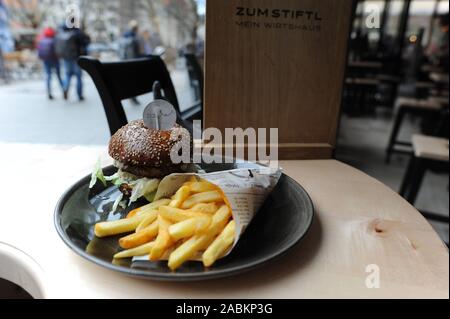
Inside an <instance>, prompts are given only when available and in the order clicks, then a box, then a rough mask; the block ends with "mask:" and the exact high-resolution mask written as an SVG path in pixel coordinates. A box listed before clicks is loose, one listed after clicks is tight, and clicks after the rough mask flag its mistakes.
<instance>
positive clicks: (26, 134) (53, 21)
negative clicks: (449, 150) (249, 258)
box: [0, 0, 449, 243]
mask: <svg viewBox="0 0 450 319" xmlns="http://www.w3.org/2000/svg"><path fill="white" fill-rule="evenodd" d="M205 1H206V0H197V1H195V0H176V1H175V0H135V1H124V0H108V1H105V0H103V1H102V0H91V1H87V0H79V1H69V0H39V1H37V0H36V1H33V0H0V40H1V42H0V127H1V129H0V143H24V144H64V145H65V144H68V145H73V144H77V145H78V144H81V145H106V144H107V143H108V140H109V137H110V135H109V130H108V123H107V121H106V119H105V115H104V111H103V108H102V104H101V100H100V97H99V95H98V93H97V90H96V88H95V86H94V84H93V82H92V81H91V79H90V77H89V76H87V74H85V75H84V78H83V79H84V100H83V101H79V100H78V99H76V95H75V88H73V90H74V91H73V92H71V93H70V94H69V99H68V100H65V99H63V93H62V92H61V90H58V89H59V88H58V83H57V81H56V79H55V78H54V79H53V83H52V85H53V92H54V94H53V95H54V98H53V100H51V101H50V100H49V99H48V96H47V93H46V88H45V74H44V70H43V66H42V63H41V61H40V60H39V58H38V56H37V52H36V38H37V37H38V36H39V35H40V34H41V32H42V30H43V29H44V28H47V27H54V28H57V27H58V26H59V25H60V24H61V22H62V21H64V17H65V14H66V8H67V5H69V4H71V3H76V4H79V8H80V10H81V12H80V14H81V17H82V28H83V29H84V31H85V32H86V34H88V35H89V37H90V39H91V44H90V45H89V47H88V53H89V55H92V56H94V57H97V58H99V59H100V60H102V61H112V60H117V59H119V53H118V51H119V42H120V39H121V37H122V34H123V32H125V31H127V28H128V25H129V23H130V21H131V20H136V22H137V25H138V26H139V32H141V33H142V36H143V38H144V40H145V41H146V44H147V46H148V48H147V53H151V54H155V55H160V56H162V57H163V59H164V61H165V63H166V65H167V66H168V68H169V70H170V73H171V77H172V81H173V83H174V85H175V89H176V93H177V95H178V99H179V101H180V109H181V111H182V112H183V114H189V112H191V111H192V110H196V109H198V108H199V107H201V106H202V93H201V92H202V88H201V87H200V86H201V83H202V82H203V79H202V75H201V74H198V69H196V68H195V67H193V64H195V63H199V64H200V65H202V64H203V60H204V48H205V41H204V38H205ZM448 12H449V2H448V1H444V0H412V1H411V0H391V1H389V0H380V1H359V2H358V5H357V7H356V12H355V14H354V17H353V19H354V21H353V29H352V31H351V35H350V40H349V54H348V66H347V72H346V79H345V87H344V92H343V101H342V115H341V120H340V128H339V137H338V145H337V148H336V151H335V158H336V159H338V160H340V161H343V162H345V163H347V164H350V165H351V166H354V167H356V168H358V169H361V170H362V171H364V172H366V173H367V174H369V175H371V176H373V177H375V178H376V179H378V180H380V181H382V182H383V183H384V184H386V185H388V186H390V187H391V188H392V189H393V190H394V191H396V192H397V191H399V190H400V186H401V183H402V180H403V178H404V176H405V173H406V169H407V166H408V162H409V159H410V156H411V154H412V152H413V149H412V147H411V144H410V143H411V140H412V137H413V135H414V134H417V133H419V134H425V135H432V136H440V137H444V138H447V139H448V93H449V89H448V44H449V38H448ZM374 14H375V15H376V16H375V18H373V15H374ZM373 19H375V20H373ZM374 23H375V25H374ZM187 57H195V61H194V62H192V61H190V60H189V59H187ZM151 99H152V97H151V96H150V95H145V96H141V97H138V99H137V100H130V101H127V102H126V103H125V111H126V114H127V117H128V119H129V120H132V119H136V118H139V117H140V116H142V110H143V108H144V107H145V105H146V104H147V103H148V102H149V101H151ZM299 129H301V128H299ZM398 141H400V142H398ZM447 165H448V164H446V165H445V166H446V167H447V169H441V168H440V167H439V168H434V167H433V168H432V169H431V170H429V171H427V173H426V175H425V178H424V181H423V184H422V187H421V188H420V191H419V194H418V197H417V200H416V201H415V206H416V207H417V208H418V209H419V210H420V211H423V212H424V213H425V212H433V213H434V214H437V215H438V216H441V217H442V219H441V220H440V218H439V217H438V218H437V219H436V216H431V217H434V218H431V219H430V222H431V223H432V224H433V226H434V227H435V229H436V230H437V231H438V233H439V234H440V236H441V237H442V239H443V240H444V241H446V242H447V243H448V240H449V226H448V219H447V220H445V218H444V217H446V216H447V217H448V213H449V193H448V191H449V190H448V186H449V179H448V166H447ZM426 216H427V215H426ZM443 221H444V222H443Z"/></svg>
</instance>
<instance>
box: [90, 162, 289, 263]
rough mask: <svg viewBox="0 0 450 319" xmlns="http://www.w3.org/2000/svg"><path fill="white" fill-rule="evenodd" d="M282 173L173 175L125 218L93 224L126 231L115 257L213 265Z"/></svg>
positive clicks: (98, 229)
mask: <svg viewBox="0 0 450 319" xmlns="http://www.w3.org/2000/svg"><path fill="white" fill-rule="evenodd" d="M280 176H281V172H280V171H277V172H275V173H273V174H263V173H261V172H260V170H259V169H236V170H231V171H223V172H216V173H209V174H172V175H169V176H167V177H165V178H164V179H162V180H161V182H160V183H159V186H158V190H157V192H156V195H155V198H154V202H153V203H151V204H148V205H146V206H143V207H140V208H138V209H136V210H134V211H132V213H130V214H129V216H127V218H125V219H122V220H119V221H114V222H103V223H99V224H97V225H96V226H95V233H96V235H97V236H98V237H104V236H111V235H117V234H122V233H123V234H126V233H130V232H134V233H131V234H128V235H126V236H124V237H123V238H121V239H120V246H121V247H122V248H124V250H123V251H121V252H119V253H117V254H116V255H115V256H114V258H117V259H120V258H133V261H148V262H152V261H161V260H167V262H168V266H169V268H170V269H172V270H176V269H177V268H179V267H180V266H181V265H183V263H185V262H186V261H201V262H203V264H204V265H205V267H211V266H212V265H213V264H214V263H215V262H216V261H217V260H218V259H220V258H222V257H224V256H226V255H227V254H229V253H230V252H231V250H232V249H233V248H234V247H235V245H236V244H237V242H238V241H239V238H241V236H242V234H243V233H244V231H245V229H246V228H247V226H248V225H249V224H250V222H251V221H252V219H253V217H254V216H255V214H256V213H257V211H258V210H259V209H260V208H261V206H262V205H263V203H264V201H265V200H266V198H267V196H268V195H269V194H270V192H271V191H272V189H273V188H274V187H275V186H276V184H277V183H278V180H279V178H280Z"/></svg>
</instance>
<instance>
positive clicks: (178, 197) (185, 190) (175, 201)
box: [169, 186, 190, 208]
mask: <svg viewBox="0 0 450 319" xmlns="http://www.w3.org/2000/svg"><path fill="white" fill-rule="evenodd" d="M189 194H190V191H189V187H188V186H182V187H180V189H178V190H177V192H176V193H175V195H173V197H172V201H171V202H170V204H169V206H170V207H176V208H179V207H180V206H181V204H183V202H184V201H185V200H186V198H188V197H189Z"/></svg>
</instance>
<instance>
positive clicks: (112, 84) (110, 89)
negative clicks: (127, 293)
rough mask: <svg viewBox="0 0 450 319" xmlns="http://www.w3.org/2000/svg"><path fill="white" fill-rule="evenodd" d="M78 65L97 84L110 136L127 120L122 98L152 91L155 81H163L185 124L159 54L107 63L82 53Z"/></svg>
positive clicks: (170, 100) (164, 87) (166, 97)
mask: <svg viewBox="0 0 450 319" xmlns="http://www.w3.org/2000/svg"><path fill="white" fill-rule="evenodd" d="M78 64H79V65H80V67H81V68H82V69H83V70H85V71H86V72H87V73H88V74H89V75H90V76H91V77H92V80H93V81H94V83H95V86H96V87H97V90H98V92H99V94H100V97H101V99H102V103H103V107H104V109H105V113H106V118H107V120H108V125H109V129H110V132H111V135H113V134H114V133H115V132H117V131H118V130H119V129H120V128H121V127H122V126H124V125H126V124H127V123H128V120H127V117H126V114H125V111H124V109H123V105H122V100H126V99H129V98H132V97H136V96H138V95H142V94H145V93H149V92H152V89H153V84H154V82H155V81H159V82H160V84H161V88H162V90H163V92H164V98H165V99H166V100H168V101H169V102H170V103H172V104H173V106H174V107H175V109H176V110H177V114H178V123H179V124H181V125H183V126H186V125H184V124H185V123H184V122H183V121H182V120H181V116H180V107H179V104H178V99H177V95H176V92H175V88H174V86H173V83H172V80H171V78H170V73H169V71H168V70H167V67H166V65H165V63H164V61H163V60H161V58H160V57H159V56H148V57H145V58H140V59H133V60H127V61H120V62H108V63H102V62H100V61H99V60H96V59H94V58H91V57H84V56H83V57H80V58H79V60H78Z"/></svg>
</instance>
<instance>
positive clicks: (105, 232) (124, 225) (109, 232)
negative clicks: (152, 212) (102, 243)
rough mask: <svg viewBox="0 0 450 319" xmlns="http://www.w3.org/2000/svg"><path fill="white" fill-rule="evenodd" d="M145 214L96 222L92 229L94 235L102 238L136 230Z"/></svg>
mask: <svg viewBox="0 0 450 319" xmlns="http://www.w3.org/2000/svg"><path fill="white" fill-rule="evenodd" d="M146 216H147V214H141V215H137V216H134V217H131V218H125V219H121V220H115V221H111V222H101V223H97V224H95V229H94V231H95V235H96V236H97V237H99V238H102V237H107V236H114V235H119V234H124V233H129V232H132V231H134V230H136V228H137V227H138V226H139V224H140V223H141V222H142V221H143V220H144V218H145V217H146Z"/></svg>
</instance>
